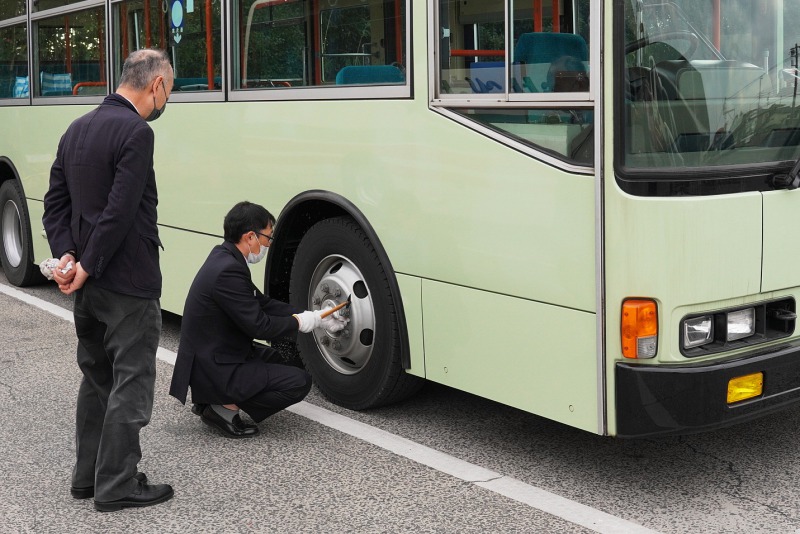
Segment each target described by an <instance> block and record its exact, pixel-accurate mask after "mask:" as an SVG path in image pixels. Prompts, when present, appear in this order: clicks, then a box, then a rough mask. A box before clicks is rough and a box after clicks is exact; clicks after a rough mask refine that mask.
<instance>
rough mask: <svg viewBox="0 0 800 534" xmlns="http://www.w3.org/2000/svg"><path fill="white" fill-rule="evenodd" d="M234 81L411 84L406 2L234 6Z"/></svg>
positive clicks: (334, 0)
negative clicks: (407, 67)
mask: <svg viewBox="0 0 800 534" xmlns="http://www.w3.org/2000/svg"><path fill="white" fill-rule="evenodd" d="M234 14H235V16H238V19H237V23H236V30H237V32H236V35H235V37H234V43H235V46H238V52H236V53H235V54H234V62H235V65H234V88H235V89H264V88H273V87H276V88H281V87H284V88H285V87H306V86H321V85H325V86H341V85H393V84H404V83H405V81H406V80H405V68H404V64H405V35H406V31H405V4H404V3H403V2H402V1H386V2H384V1H377V0H366V1H363V2H362V1H361V0H321V1H320V2H317V3H312V2H307V1H304V0H288V1H284V0H248V1H243V2H238V3H237V4H236V7H235V8H234Z"/></svg>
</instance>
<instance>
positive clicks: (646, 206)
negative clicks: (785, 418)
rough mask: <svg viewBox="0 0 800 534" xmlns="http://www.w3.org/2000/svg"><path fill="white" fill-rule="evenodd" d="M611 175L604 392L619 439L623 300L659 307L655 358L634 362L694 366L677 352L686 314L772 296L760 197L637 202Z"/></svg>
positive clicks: (612, 427) (612, 431)
mask: <svg viewBox="0 0 800 534" xmlns="http://www.w3.org/2000/svg"><path fill="white" fill-rule="evenodd" d="M609 178H610V179H606V187H605V192H606V194H605V249H604V250H605V264H606V270H605V289H606V354H607V358H606V360H607V361H606V377H607V389H606V392H607V406H608V423H609V429H608V431H609V433H610V434H611V435H616V433H617V429H616V421H615V413H618V412H619V411H620V410H624V409H625V407H624V406H618V402H619V401H620V399H618V398H617V396H616V395H617V391H616V387H617V384H615V377H616V376H617V373H616V370H615V367H616V364H617V363H618V362H627V363H630V362H631V360H626V359H624V358H623V357H622V349H621V339H620V328H621V326H620V314H621V305H622V302H623V300H624V299H626V298H630V297H645V298H652V299H655V300H656V304H657V307H658V323H659V330H658V349H657V355H656V357H655V358H654V359H650V360H634V362H636V363H641V364H642V365H654V364H658V363H670V364H687V365H697V364H699V363H700V362H701V360H703V358H699V359H694V360H688V359H687V358H686V357H685V356H683V355H682V354H681V352H680V338H679V335H680V332H679V323H680V320H681V319H682V318H683V317H685V316H686V315H688V314H690V313H698V312H707V311H713V310H718V309H724V308H727V307H735V306H736V305H740V304H744V303H747V302H756V301H761V300H764V299H766V298H768V296H767V295H764V294H761V293H760V289H761V255H760V254H759V253H758V251H760V249H761V228H762V223H761V218H762V204H761V194H760V193H758V192H755V193H744V194H739V195H719V196H710V197H666V198H665V197H648V198H637V197H631V196H629V195H626V194H625V193H622V192H621V191H620V190H619V189H618V188H617V186H616V183H615V181H614V179H613V177H609ZM753 251H756V253H752V252H753ZM740 352H741V351H740ZM726 354H727V353H726ZM734 354H735V353H734ZM626 376H628V375H626ZM676 380H680V378H676ZM639 402H643V401H642V399H639Z"/></svg>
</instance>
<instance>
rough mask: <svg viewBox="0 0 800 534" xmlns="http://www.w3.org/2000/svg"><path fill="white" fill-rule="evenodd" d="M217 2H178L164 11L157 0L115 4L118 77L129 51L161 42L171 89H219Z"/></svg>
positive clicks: (196, 0)
mask: <svg viewBox="0 0 800 534" xmlns="http://www.w3.org/2000/svg"><path fill="white" fill-rule="evenodd" d="M220 5H221V3H220V2H214V1H213V0H195V1H194V2H191V3H189V2H187V3H176V4H174V5H173V7H172V9H169V10H167V12H164V10H163V9H162V8H163V5H162V2H160V1H154V0H150V1H148V2H145V1H143V0H133V1H125V2H121V3H119V4H116V5H115V9H114V14H113V20H114V30H115V31H114V38H115V43H114V56H115V59H116V61H115V63H114V65H115V73H114V76H115V80H116V82H117V83H119V77H120V75H121V74H122V65H123V63H124V62H125V59H126V58H127V57H128V55H129V54H130V53H131V52H133V51H135V50H140V49H142V48H160V49H163V50H166V51H167V53H168V54H169V56H170V60H171V62H172V66H173V68H174V69H175V85H174V87H173V92H198V91H199V92H205V91H215V90H221V88H222V75H221V63H220V61H221V58H222V53H221V50H222V48H221V42H222V39H221V33H220ZM146 8H148V9H146ZM190 9H191V10H190Z"/></svg>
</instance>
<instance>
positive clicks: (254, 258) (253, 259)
mask: <svg viewBox="0 0 800 534" xmlns="http://www.w3.org/2000/svg"><path fill="white" fill-rule="evenodd" d="M256 240H258V238H256ZM258 246H259V247H261V248H259V249H258V254H253V253H252V252H249V253H248V254H247V263H258V262H260V261H261V260H263V259H264V256H266V255H267V251H268V250H269V247H265V246H264V245H262V244H261V241H258Z"/></svg>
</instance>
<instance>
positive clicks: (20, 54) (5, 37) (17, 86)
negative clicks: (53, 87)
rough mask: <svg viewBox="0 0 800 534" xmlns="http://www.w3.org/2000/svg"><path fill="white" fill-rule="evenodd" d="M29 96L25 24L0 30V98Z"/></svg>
mask: <svg viewBox="0 0 800 534" xmlns="http://www.w3.org/2000/svg"><path fill="white" fill-rule="evenodd" d="M29 95H30V82H29V78H28V33H27V31H26V30H25V24H18V25H15V26H8V27H5V28H0V98H28V96H29Z"/></svg>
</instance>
